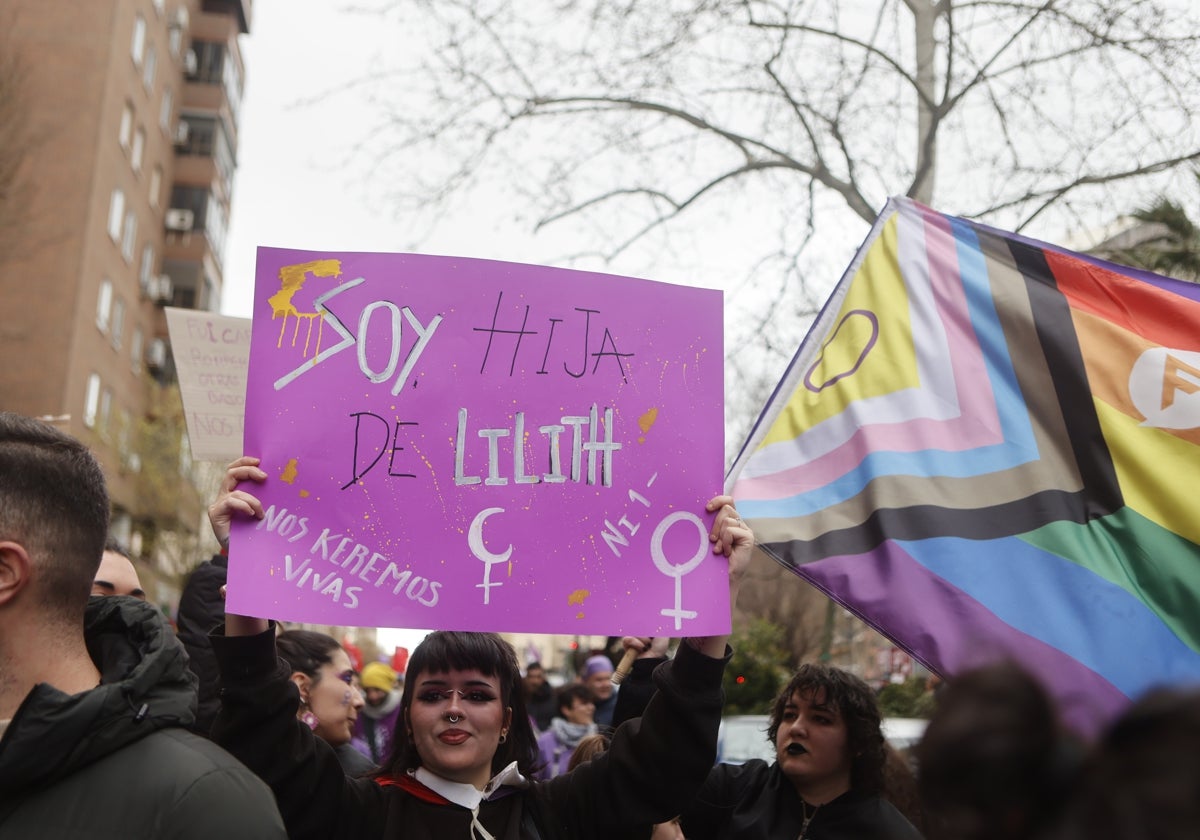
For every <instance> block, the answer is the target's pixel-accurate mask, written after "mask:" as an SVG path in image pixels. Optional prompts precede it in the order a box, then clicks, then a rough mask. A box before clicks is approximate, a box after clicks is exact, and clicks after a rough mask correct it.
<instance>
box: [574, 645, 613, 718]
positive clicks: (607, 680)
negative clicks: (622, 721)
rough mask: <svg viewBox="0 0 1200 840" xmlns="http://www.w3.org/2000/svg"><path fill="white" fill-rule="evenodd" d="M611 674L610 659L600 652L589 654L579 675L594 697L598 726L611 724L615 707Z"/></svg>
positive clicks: (611, 665)
mask: <svg viewBox="0 0 1200 840" xmlns="http://www.w3.org/2000/svg"><path fill="white" fill-rule="evenodd" d="M612 675H613V664H612V660H611V659H609V658H608V657H607V656H605V655H604V654H602V653H597V654H596V655H595V656H589V657H588V659H587V662H585V663H584V665H583V672H582V673H581V674H580V675H579V678H580V681H581V682H582V683H583V684H584V685H586V686H587V687H588V689H589V690H590V691H591V692H592V697H594V698H595V699H596V723H597V724H599V725H600V726H612V720H613V711H615V710H616V707H617V690H616V688H617V687H616V686H615V685H613V681H612Z"/></svg>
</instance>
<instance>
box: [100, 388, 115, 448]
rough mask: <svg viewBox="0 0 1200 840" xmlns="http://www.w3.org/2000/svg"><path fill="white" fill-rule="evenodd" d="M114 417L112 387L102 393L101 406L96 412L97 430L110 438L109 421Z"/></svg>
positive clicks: (104, 436)
mask: <svg viewBox="0 0 1200 840" xmlns="http://www.w3.org/2000/svg"><path fill="white" fill-rule="evenodd" d="M111 417H112V389H111V388H105V389H104V393H102V394H101V395H100V408H99V409H98V410H97V412H96V431H98V432H99V433H100V436H101V437H103V438H106V439H107V438H108V421H109V419H110V418H111Z"/></svg>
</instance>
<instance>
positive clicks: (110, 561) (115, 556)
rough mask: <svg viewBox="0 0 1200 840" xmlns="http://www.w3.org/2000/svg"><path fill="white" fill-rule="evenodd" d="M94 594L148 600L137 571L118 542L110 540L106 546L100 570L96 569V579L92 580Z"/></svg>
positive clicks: (101, 557) (101, 558)
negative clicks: (126, 596)
mask: <svg viewBox="0 0 1200 840" xmlns="http://www.w3.org/2000/svg"><path fill="white" fill-rule="evenodd" d="M92 594H93V595H128V596H129V597H130V598H137V599H138V600H139V601H145V600H146V590H144V589H142V581H141V579H140V578H138V573H137V569H135V568H134V567H133V563H132V562H131V561H130V559H129V555H128V554H126V553H125V549H123V548H122V547H121V544H120V543H119V542H117V541H116V540H113V539H110V540H108V541H107V542H106V543H105V544H104V554H102V555H101V556H100V568H98V569H96V577H95V578H94V579H93V580H92Z"/></svg>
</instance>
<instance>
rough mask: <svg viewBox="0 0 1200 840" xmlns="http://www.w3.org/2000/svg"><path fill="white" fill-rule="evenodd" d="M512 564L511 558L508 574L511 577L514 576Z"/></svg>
mask: <svg viewBox="0 0 1200 840" xmlns="http://www.w3.org/2000/svg"><path fill="white" fill-rule="evenodd" d="M512 564H513V561H511V560H509V561H508V576H509V577H512Z"/></svg>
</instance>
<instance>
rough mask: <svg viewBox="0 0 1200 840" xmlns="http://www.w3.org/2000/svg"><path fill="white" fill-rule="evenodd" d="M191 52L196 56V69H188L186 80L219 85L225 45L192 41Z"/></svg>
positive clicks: (223, 65) (214, 42) (223, 67)
mask: <svg viewBox="0 0 1200 840" xmlns="http://www.w3.org/2000/svg"><path fill="white" fill-rule="evenodd" d="M192 52H193V53H195V54H196V68H195V69H194V70H193V69H191V68H188V73H187V80H188V81H189V82H203V83H205V84H210V85H216V84H220V83H221V74H222V73H223V72H224V69H225V45H224V44H222V43H220V42H218V41H192Z"/></svg>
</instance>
